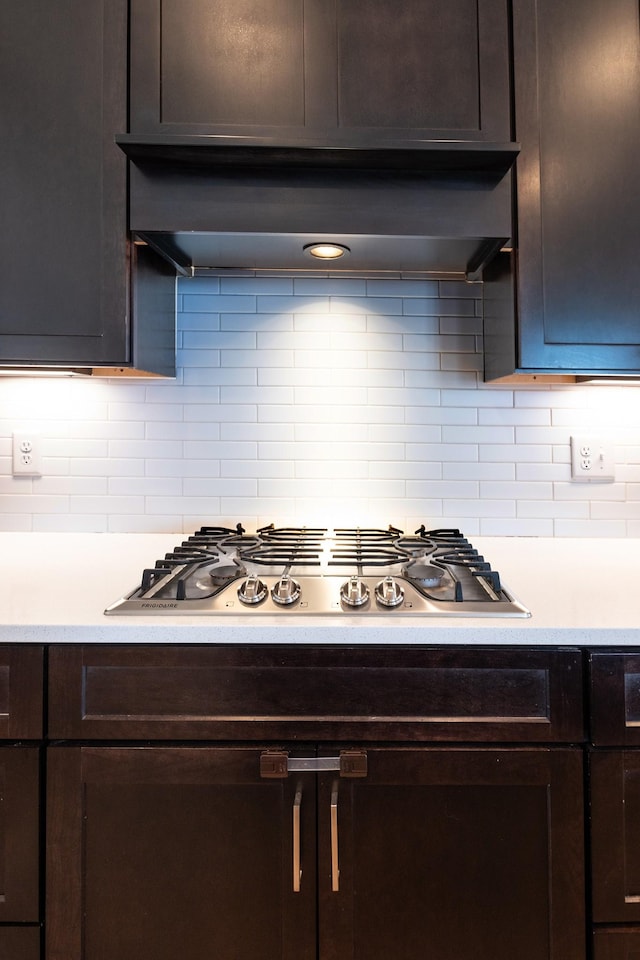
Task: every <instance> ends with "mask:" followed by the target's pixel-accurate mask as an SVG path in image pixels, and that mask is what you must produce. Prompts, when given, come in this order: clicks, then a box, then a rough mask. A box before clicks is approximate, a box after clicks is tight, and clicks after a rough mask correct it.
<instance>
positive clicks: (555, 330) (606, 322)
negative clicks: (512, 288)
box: [489, 0, 640, 375]
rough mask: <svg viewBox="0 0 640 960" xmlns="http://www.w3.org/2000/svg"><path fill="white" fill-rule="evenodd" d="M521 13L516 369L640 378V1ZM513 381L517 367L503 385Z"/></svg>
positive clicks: (546, 5)
mask: <svg viewBox="0 0 640 960" xmlns="http://www.w3.org/2000/svg"><path fill="white" fill-rule="evenodd" d="M513 6H514V92H515V120H516V130H515V139H516V140H518V141H520V142H521V144H522V150H521V153H520V156H519V157H518V161H517V205H518V206H517V221H518V228H517V233H518V264H517V302H518V312H519V317H518V337H517V338H516V341H515V350H516V351H517V355H516V356H515V366H516V368H517V369H518V370H519V371H521V372H527V371H531V372H535V371H550V372H555V371H558V372H560V371H567V372H577V373H607V372H614V373H615V372H621V373H625V372H627V373H637V372H638V370H640V335H639V325H638V318H639V316H640V272H639V271H638V257H637V251H638V249H639V248H640V193H639V192H638V189H637V176H638V153H639V152H640V9H639V7H638V3H637V0H562V3H558V2H557V0H514V4H513ZM489 333H491V331H489ZM495 339H496V344H499V337H498V336H496V338H495ZM512 339H513V336H512ZM513 362H514V358H513V357H512V360H511V363H512V364H513ZM489 369H490V370H491V369H492V364H490V365H489ZM507 372H513V367H512V369H511V371H509V370H508V369H505V368H504V367H503V368H502V369H499V368H498V369H495V371H494V375H501V374H502V373H507Z"/></svg>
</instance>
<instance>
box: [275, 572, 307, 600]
mask: <svg viewBox="0 0 640 960" xmlns="http://www.w3.org/2000/svg"><path fill="white" fill-rule="evenodd" d="M271 596H272V597H273V599H274V600H275V602H276V603H280V604H282V606H287V605H288V604H289V603H295V601H296V600H297V599H298V597H299V596H300V584H299V583H298V581H297V580H294V579H293V578H292V577H288V576H287V575H286V574H285V575H284V576H282V577H280V579H279V580H278V582H277V583H275V584H274V585H273V587H272V588H271Z"/></svg>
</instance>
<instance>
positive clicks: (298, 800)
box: [293, 784, 302, 893]
mask: <svg viewBox="0 0 640 960" xmlns="http://www.w3.org/2000/svg"><path fill="white" fill-rule="evenodd" d="M301 806H302V787H301V785H300V784H298V786H297V787H296V795H295V797H294V799H293V892H294V893H300V883H301V881H302V869H301V867H300V808H301Z"/></svg>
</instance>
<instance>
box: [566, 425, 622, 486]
mask: <svg viewBox="0 0 640 960" xmlns="http://www.w3.org/2000/svg"><path fill="white" fill-rule="evenodd" d="M615 470H616V467H615V454H614V447H613V444H612V443H611V442H610V441H608V440H605V438H604V437H602V436H598V435H597V434H593V433H583V434H578V435H576V436H575V437H571V479H572V480H578V481H582V482H587V483H593V482H598V481H599V482H601V483H611V482H612V481H613V480H615V478H616V476H615Z"/></svg>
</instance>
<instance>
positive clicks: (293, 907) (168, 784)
mask: <svg viewBox="0 0 640 960" xmlns="http://www.w3.org/2000/svg"><path fill="white" fill-rule="evenodd" d="M51 754H52V756H51V759H50V770H51V774H52V780H51V788H50V793H49V798H48V802H49V822H50V826H49V841H48V853H49V857H48V864H47V868H48V881H49V899H48V910H47V917H48V925H47V937H48V947H47V949H48V952H47V958H48V960H76V958H77V960H80V957H82V960H113V957H116V956H117V957H118V960H175V957H178V956H179V957H180V958H181V960H201V958H202V957H204V956H209V955H210V956H219V957H234V958H235V960H272V958H274V957H282V958H292V960H293V958H294V957H296V958H303V960H312V957H314V956H315V849H314V846H313V844H312V842H311V840H310V838H312V837H314V836H315V828H314V826H313V824H314V822H315V784H314V782H313V779H312V778H311V779H310V778H309V775H308V774H307V775H306V779H305V776H301V777H296V778H289V779H287V780H261V779H260V776H259V770H260V763H259V756H260V751H259V750H255V749H251V748H241V747H238V748H231V749H224V748H213V749H210V748H202V749H198V748H177V747H176V748H160V747H154V748H99V747H98V748H89V747H87V748H60V749H59V750H58V749H54V750H52V751H51ZM299 785H301V787H302V803H301V808H300V809H301V819H302V824H301V836H302V837H303V839H304V838H306V844H305V845H303V849H302V869H303V878H302V885H301V891H300V892H295V893H294V892H293V882H292V875H293V872H292V859H293V839H292V820H293V817H292V810H293V804H294V797H295V793H296V789H297V787H298V786H299Z"/></svg>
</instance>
